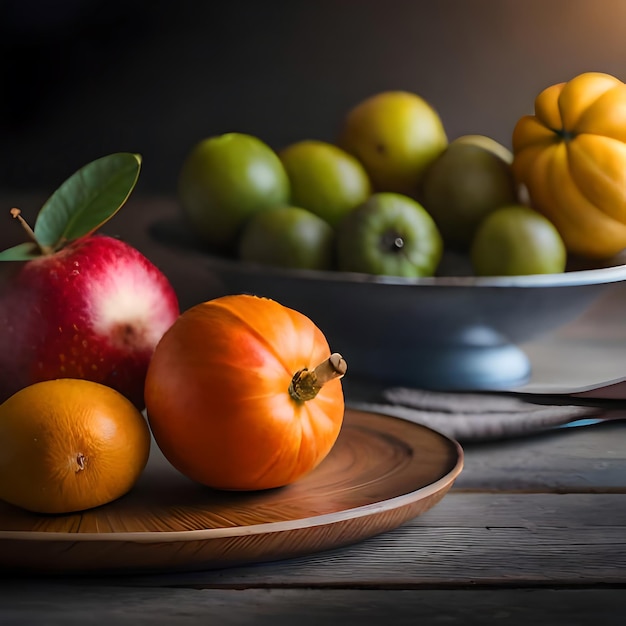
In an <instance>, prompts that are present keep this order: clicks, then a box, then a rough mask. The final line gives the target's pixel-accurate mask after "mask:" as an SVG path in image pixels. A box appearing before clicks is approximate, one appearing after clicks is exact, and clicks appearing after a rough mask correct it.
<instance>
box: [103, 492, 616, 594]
mask: <svg viewBox="0 0 626 626" xmlns="http://www.w3.org/2000/svg"><path fill="white" fill-rule="evenodd" d="M207 566H210V564H207ZM100 580H102V581H108V582H109V583H110V581H111V580H116V579H114V578H108V579H106V578H102V579H100ZM124 580H125V583H126V584H131V585H142V586H143V585H145V586H163V585H165V586H170V585H175V586H190V585H191V586H196V587H199V588H229V587H237V588H250V587H276V586H278V587H307V588H311V587H344V588H351V587H359V588H362V587H369V588H380V587H389V588H404V589H418V588H426V587H433V586H443V587H449V586H457V587H458V586H464V585H495V586H500V585H503V584H504V585H510V584H514V585H516V586H527V585H543V586H552V585H597V584H614V585H626V495H622V494H606V495H602V494H598V495H593V494H564V495H554V494H488V493H482V494H473V493H454V492H452V493H450V494H448V495H447V496H446V497H445V498H444V500H442V502H440V503H439V504H438V505H437V506H435V507H434V508H433V509H431V510H430V511H428V512H427V513H425V514H424V515H422V516H419V517H417V518H415V519H414V520H412V521H411V522H410V523H407V524H406V525H404V526H403V527H401V528H398V529H396V530H395V531H392V532H389V533H386V534H384V535H381V536H378V537H374V538H372V539H370V540H367V541H364V542H362V543H360V544H357V545H354V546H350V547H347V548H342V549H337V550H333V551H329V552H325V553H320V554H317V555H311V556H308V557H303V558H298V559H292V560H287V561H281V562H276V563H268V564H262V565H256V566H247V567H237V568H232V569H223V570H215V571H210V570H207V571H202V572H186V573H185V572H180V573H164V574H159V575H153V576H133V577H128V578H125V579H124Z"/></svg>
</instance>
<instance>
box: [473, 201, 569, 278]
mask: <svg viewBox="0 0 626 626" xmlns="http://www.w3.org/2000/svg"><path fill="white" fill-rule="evenodd" d="M470 258H471V261H472V266H473V268H474V273H475V274H477V275H478V276H520V275H525V274H560V273H561V272H564V271H565V265H566V262H567V252H566V249H565V244H564V243H563V240H562V239H561V236H560V235H559V233H558V231H557V230H556V228H555V227H554V225H553V224H552V222H550V221H549V220H548V219H547V218H546V217H544V216H543V215H541V214H540V213H537V211H534V210H533V209H531V208H529V207H527V206H522V205H513V206H507V207H502V208H499V209H497V210H496V211H494V212H493V213H491V214H490V215H488V216H487V217H486V218H485V220H484V221H483V222H482V224H481V225H480V227H479V228H478V230H477V232H476V236H475V237H474V241H473V243H472V246H471V250H470Z"/></svg>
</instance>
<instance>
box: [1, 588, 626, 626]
mask: <svg viewBox="0 0 626 626" xmlns="http://www.w3.org/2000/svg"><path fill="white" fill-rule="evenodd" d="M0 604H1V608H0V623H1V624H3V626H26V625H29V626H30V625H31V624H46V625H47V626H68V625H72V624H81V626H89V625H93V624H115V625H116V626H126V625H129V626H130V625H132V626H136V625H137V624H150V625H152V626H159V625H161V624H164V625H167V626H172V625H176V626H185V625H186V624H198V623H203V624H205V623H219V624H220V625H222V626H235V625H239V624H255V625H256V626H265V625H267V626H281V625H287V624H298V625H299V626H309V625H311V626H318V624H326V625H332V624H359V625H360V626H368V625H370V624H382V623H393V624H395V625H403V624H407V625H411V626H413V625H414V624H420V623H425V624H434V623H436V624H440V623H441V624H451V625H454V624H462V625H463V626H489V625H490V624H503V623H506V624H507V626H528V624H532V623H540V624H550V626H571V625H572V624H575V625H579V626H582V625H585V624H594V625H595V624H602V625H603V626H613V625H615V626H617V625H618V624H619V625H621V624H623V623H624V622H623V620H624V613H625V612H626V593H624V592H623V590H615V589H613V590H610V589H593V590H560V591H558V590H547V589H503V590H498V591H487V590H480V589H473V590H422V591H402V590H396V591H372V590H361V591H359V590H336V589H324V590H315V589H299V590H293V589H263V590H260V589H248V590H241V591H234V590H214V589H210V590H206V589H205V590H193V589H136V588H135V589H133V588H123V587H117V586H106V587H99V586H92V585H82V586H67V585H55V584H50V585H39V584H38V585H33V584H30V585H15V584H9V585H8V586H7V587H5V588H4V589H3V590H2V591H1V592H0Z"/></svg>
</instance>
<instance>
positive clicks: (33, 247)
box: [0, 241, 41, 261]
mask: <svg viewBox="0 0 626 626" xmlns="http://www.w3.org/2000/svg"><path fill="white" fill-rule="evenodd" d="M40 256H41V248H40V247H39V246H38V245H37V244H36V243H35V242H34V241H27V242H25V243H20V244H18V245H17V246H13V247H12V248H8V249H6V250H3V251H2V252H0V261H30V260H31V259H36V258H37V257H40Z"/></svg>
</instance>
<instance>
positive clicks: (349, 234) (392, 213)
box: [337, 192, 443, 278]
mask: <svg viewBox="0 0 626 626" xmlns="http://www.w3.org/2000/svg"><path fill="white" fill-rule="evenodd" d="M442 252H443V243H442V239H441V235H440V234H439V231H438V230H437V226H436V225H435V222H434V221H433V219H432V218H431V216H430V215H429V214H428V213H427V212H426V210H425V209H424V208H423V207H422V206H421V205H420V204H419V203H417V202H416V201H414V200H413V199H411V198H409V197H408V196H404V195H402V194H397V193H391V192H381V193H376V194H373V195H372V196H370V198H369V199H368V200H367V201H366V202H365V203H363V204H361V205H360V206H358V207H357V208H356V209H354V210H353V211H351V212H350V213H349V214H348V215H347V216H346V217H345V218H344V219H343V220H342V221H341V223H340V224H339V226H338V229H337V263H338V268H339V269H340V270H343V271H348V272H365V273H369V274H385V275H389V276H405V277H412V278H416V277H422V276H432V275H433V274H434V273H435V270H436V269H437V266H438V264H439V261H440V260H441V255H442Z"/></svg>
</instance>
